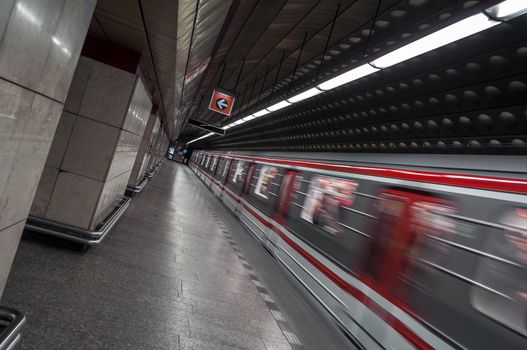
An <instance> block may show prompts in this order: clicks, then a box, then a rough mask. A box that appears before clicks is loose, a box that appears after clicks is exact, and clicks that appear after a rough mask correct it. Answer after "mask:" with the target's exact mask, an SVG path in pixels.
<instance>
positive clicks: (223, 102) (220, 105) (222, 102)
mask: <svg viewBox="0 0 527 350" xmlns="http://www.w3.org/2000/svg"><path fill="white" fill-rule="evenodd" d="M216 106H218V108H219V109H221V110H224V109H225V108H227V106H228V104H227V100H226V99H224V98H219V99H217V100H216Z"/></svg>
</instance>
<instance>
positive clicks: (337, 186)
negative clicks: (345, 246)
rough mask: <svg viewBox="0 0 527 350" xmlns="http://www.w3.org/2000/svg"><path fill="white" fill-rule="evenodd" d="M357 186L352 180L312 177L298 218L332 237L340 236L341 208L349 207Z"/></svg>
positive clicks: (341, 228) (341, 227)
mask: <svg viewBox="0 0 527 350" xmlns="http://www.w3.org/2000/svg"><path fill="white" fill-rule="evenodd" d="M357 187H358V184H357V183H356V182H354V181H352V180H348V179H341V178H334V177H328V176H314V177H313V178H312V179H311V183H310V185H309V188H308V192H307V196H306V198H305V200H304V204H303V208H302V211H301V213H300V217H301V218H302V219H304V220H306V221H308V222H310V223H312V224H313V225H315V226H318V227H320V228H322V229H323V230H324V231H326V232H328V233H330V234H332V235H335V236H337V235H340V234H341V233H342V232H343V230H344V227H343V226H342V225H341V223H342V216H343V210H344V209H343V207H348V208H349V207H351V205H352V204H353V200H354V192H355V191H356V189H357Z"/></svg>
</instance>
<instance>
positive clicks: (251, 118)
mask: <svg viewBox="0 0 527 350" xmlns="http://www.w3.org/2000/svg"><path fill="white" fill-rule="evenodd" d="M253 119H256V117H255V116H254V115H252V114H251V115H248V116H247V117H245V118H242V120H243V121H244V122H248V121H249V120H253Z"/></svg>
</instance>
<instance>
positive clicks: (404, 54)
mask: <svg viewBox="0 0 527 350" xmlns="http://www.w3.org/2000/svg"><path fill="white" fill-rule="evenodd" d="M499 23H500V22H497V21H493V20H491V19H489V18H488V17H487V16H486V15H484V14H483V13H478V14H476V15H473V16H470V17H468V18H465V19H463V20H461V21H459V22H456V23H454V24H451V25H449V26H448V27H445V28H443V29H440V30H438V31H437V32H434V33H432V34H429V35H427V36H425V37H423V38H421V39H419V40H416V41H414V42H411V43H409V44H407V45H405V46H403V47H401V48H399V49H397V50H394V51H392V52H390V53H387V54H386V55H384V56H381V57H379V58H377V59H375V60H373V62H371V64H372V65H374V66H375V67H379V68H387V67H390V66H393V65H394V64H397V63H400V62H402V61H406V60H408V59H410V58H413V57H415V56H419V55H421V54H423V53H425V52H428V51H432V50H435V49H437V48H439V47H441V46H444V45H447V44H450V43H452V42H454V41H457V40H460V39H463V38H466V37H467V36H470V35H473V34H476V33H478V32H481V31H482V30H485V29H488V28H490V27H493V26H495V25H497V24H499Z"/></svg>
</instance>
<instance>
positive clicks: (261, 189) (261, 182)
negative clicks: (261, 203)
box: [254, 165, 278, 199]
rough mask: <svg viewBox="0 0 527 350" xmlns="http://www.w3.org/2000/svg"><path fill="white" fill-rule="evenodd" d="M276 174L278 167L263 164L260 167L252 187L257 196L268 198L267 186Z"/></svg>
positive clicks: (268, 186) (269, 185)
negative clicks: (256, 179)
mask: <svg viewBox="0 0 527 350" xmlns="http://www.w3.org/2000/svg"><path fill="white" fill-rule="evenodd" d="M277 174H278V169H277V168H276V167H273V166H267V165H264V166H262V167H261V169H260V175H259V176H258V181H257V182H256V186H255V187H254V194H256V195H257V196H258V197H261V198H264V199H269V188H270V187H271V184H272V182H273V179H274V178H275V177H276V175H277Z"/></svg>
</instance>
